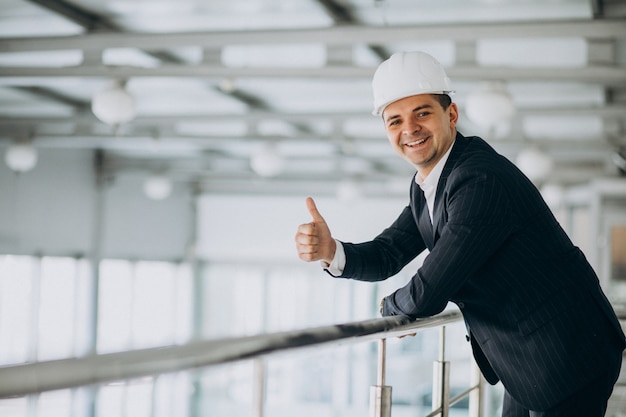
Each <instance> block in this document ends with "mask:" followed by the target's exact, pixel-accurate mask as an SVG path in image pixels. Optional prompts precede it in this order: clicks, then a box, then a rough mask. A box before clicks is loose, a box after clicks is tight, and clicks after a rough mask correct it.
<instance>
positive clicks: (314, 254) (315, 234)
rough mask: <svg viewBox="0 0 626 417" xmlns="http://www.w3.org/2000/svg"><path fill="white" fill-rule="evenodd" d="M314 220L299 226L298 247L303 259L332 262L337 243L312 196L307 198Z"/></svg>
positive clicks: (297, 234) (299, 254) (307, 204)
mask: <svg viewBox="0 0 626 417" xmlns="http://www.w3.org/2000/svg"><path fill="white" fill-rule="evenodd" d="M306 207H307V209H308V210H309V214H310V215H311V218H312V221H311V222H310V223H305V224H301V225H300V226H298V231H297V233H296V249H297V250H298V256H299V257H300V259H302V260H303V261H307V262H311V261H320V260H321V261H325V262H327V263H329V264H330V263H331V262H332V260H333V258H334V257H335V249H336V243H335V240H334V239H333V237H332V236H331V234H330V229H329V228H328V225H327V224H326V221H325V220H324V218H323V217H322V215H321V214H320V212H319V211H318V210H317V207H316V206H315V201H313V199H312V198H311V197H308V198H307V199H306Z"/></svg>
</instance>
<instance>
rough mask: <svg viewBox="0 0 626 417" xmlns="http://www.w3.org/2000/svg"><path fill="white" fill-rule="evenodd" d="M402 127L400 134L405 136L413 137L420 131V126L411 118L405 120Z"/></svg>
mask: <svg viewBox="0 0 626 417" xmlns="http://www.w3.org/2000/svg"><path fill="white" fill-rule="evenodd" d="M403 127H404V129H402V134H403V135H406V136H411V135H414V134H415V133H416V132H418V131H419V130H420V129H421V125H420V124H419V123H418V122H417V120H415V119H413V118H410V119H409V120H407V121H406V123H405V124H404V126H403Z"/></svg>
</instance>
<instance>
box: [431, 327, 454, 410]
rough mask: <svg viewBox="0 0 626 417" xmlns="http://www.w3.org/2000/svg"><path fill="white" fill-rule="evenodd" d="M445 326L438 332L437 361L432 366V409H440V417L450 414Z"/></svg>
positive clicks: (448, 365)
mask: <svg viewBox="0 0 626 417" xmlns="http://www.w3.org/2000/svg"><path fill="white" fill-rule="evenodd" d="M445 359H446V326H441V328H440V330H439V360H437V361H435V362H434V364H433V397H432V398H433V401H432V409H433V411H434V410H437V409H441V413H440V415H441V417H448V414H449V412H450V362H447V361H446V360H445Z"/></svg>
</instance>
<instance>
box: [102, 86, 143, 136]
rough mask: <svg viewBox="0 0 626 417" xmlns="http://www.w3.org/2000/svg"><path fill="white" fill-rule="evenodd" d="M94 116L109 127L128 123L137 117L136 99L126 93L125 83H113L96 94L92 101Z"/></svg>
mask: <svg viewBox="0 0 626 417" xmlns="http://www.w3.org/2000/svg"><path fill="white" fill-rule="evenodd" d="M91 110H92V111H93V114H94V115H95V116H96V117H97V118H98V119H100V120H101V121H103V122H104V123H106V124H109V125H113V126H115V125H119V124H122V123H127V122H129V121H131V120H132V119H133V118H134V117H135V113H136V108H135V99H134V98H133V96H132V95H131V94H130V93H129V92H128V91H126V88H125V86H124V83H122V82H120V81H115V82H113V83H112V84H111V85H110V86H108V87H106V88H104V89H103V90H100V91H98V92H97V93H96V94H94V96H93V99H92V101H91Z"/></svg>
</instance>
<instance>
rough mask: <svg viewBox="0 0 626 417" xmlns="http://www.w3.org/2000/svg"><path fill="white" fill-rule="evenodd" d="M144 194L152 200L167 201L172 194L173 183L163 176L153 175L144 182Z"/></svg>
mask: <svg viewBox="0 0 626 417" xmlns="http://www.w3.org/2000/svg"><path fill="white" fill-rule="evenodd" d="M143 192H144V193H145V194H146V196H147V197H148V198H150V199H152V200H165V199H166V198H167V197H169V196H170V194H171V193H172V181H171V180H170V179H169V178H168V177H167V176H165V175H162V174H157V175H153V176H151V177H148V178H147V179H146V181H145V182H144V184H143Z"/></svg>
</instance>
